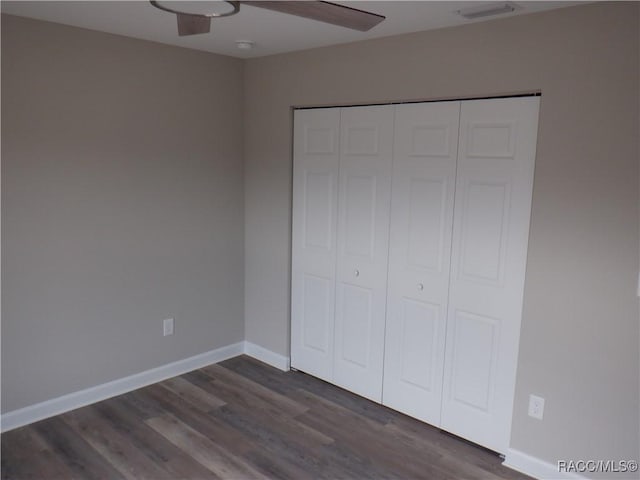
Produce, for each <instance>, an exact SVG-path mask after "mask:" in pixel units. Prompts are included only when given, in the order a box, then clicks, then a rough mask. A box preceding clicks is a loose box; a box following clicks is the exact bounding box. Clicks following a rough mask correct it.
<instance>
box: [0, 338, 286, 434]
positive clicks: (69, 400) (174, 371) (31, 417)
mask: <svg viewBox="0 0 640 480" xmlns="http://www.w3.org/2000/svg"><path fill="white" fill-rule="evenodd" d="M255 347H257V345H256V346H255ZM257 348H258V349H261V347H257ZM261 350H264V349H261ZM245 351H246V345H245V342H238V343H234V344H232V345H227V346H226V347H221V348H217V349H215V350H211V351H209V352H205V353H201V354H200V355H195V356H193V357H189V358H185V359H184V360H178V361H177V362H173V363H168V364H166V365H162V366H160V367H157V368H152V369H151V370H146V371H144V372H140V373H136V374H134V375H131V376H129V377H124V378H120V379H118V380H114V381H112V382H108V383H103V384H101V385H96V386H95V387H91V388H87V389H85V390H80V391H78V392H73V393H69V394H68V395H63V396H62V397H57V398H53V399H51V400H47V401H45V402H41V403H36V404H35V405H30V406H28V407H24V408H21V409H18V410H13V411H11V412H7V413H5V414H4V415H2V416H1V417H0V430H1V431H2V432H6V431H9V430H13V429H14V428H18V427H22V426H24V425H28V424H30V423H33V422H37V421H38V420H43V419H45V418H49V417H53V416H54V415H59V414H61V413H64V412H68V411H70V410H74V409H76V408H79V407H84V406H85V405H89V404H91V403H95V402H99V401H101V400H106V399H107V398H111V397H115V396H117V395H122V394H123V393H127V392H130V391H132V390H136V389H138V388H142V387H145V386H147V385H151V384H152V383H157V382H161V381H162V380H166V379H167V378H171V377H175V376H177V375H182V374H183V373H187V372H190V371H192V370H196V369H198V368H202V367H206V366H207V365H211V364H213V363H218V362H221V361H223V360H226V359H228V358H232V357H237V356H238V355H241V354H242V353H244V352H245ZM264 352H267V353H271V352H268V350H264ZM260 353H261V352H260ZM247 354H248V355H252V354H251V353H247ZM272 355H274V356H275V355H276V354H272ZM252 356H254V355H252ZM256 358H259V357H257V356H256ZM259 359H260V360H262V359H261V358H259ZM262 361H264V362H266V363H269V362H268V361H266V360H262Z"/></svg>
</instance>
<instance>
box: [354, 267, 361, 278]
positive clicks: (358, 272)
mask: <svg viewBox="0 0 640 480" xmlns="http://www.w3.org/2000/svg"><path fill="white" fill-rule="evenodd" d="M353 274H354V275H355V276H356V277H359V276H360V270H357V269H356V270H354V271H353Z"/></svg>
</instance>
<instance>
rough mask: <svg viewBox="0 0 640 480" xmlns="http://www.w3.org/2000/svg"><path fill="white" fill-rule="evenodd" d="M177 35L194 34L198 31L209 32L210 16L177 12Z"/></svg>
mask: <svg viewBox="0 0 640 480" xmlns="http://www.w3.org/2000/svg"><path fill="white" fill-rule="evenodd" d="M176 17H177V18H178V35H180V36H181V37H184V36H185V35H196V34H198V33H209V30H211V18H209V17H204V16H202V15H185V14H184V13H177V14H176Z"/></svg>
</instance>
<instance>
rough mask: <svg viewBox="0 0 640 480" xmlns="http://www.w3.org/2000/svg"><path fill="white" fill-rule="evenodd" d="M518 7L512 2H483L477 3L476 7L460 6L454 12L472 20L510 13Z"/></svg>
mask: <svg viewBox="0 0 640 480" xmlns="http://www.w3.org/2000/svg"><path fill="white" fill-rule="evenodd" d="M518 8H520V6H518V5H516V4H515V3H513V2H500V3H485V4H484V5H478V6H477V7H469V8H462V9H460V10H458V11H457V12H456V13H457V14H458V15H460V16H461V17H464V18H466V19H468V20H473V19H475V18H481V17H490V16H492V15H501V14H503V13H511V12H513V11H515V10H517V9H518Z"/></svg>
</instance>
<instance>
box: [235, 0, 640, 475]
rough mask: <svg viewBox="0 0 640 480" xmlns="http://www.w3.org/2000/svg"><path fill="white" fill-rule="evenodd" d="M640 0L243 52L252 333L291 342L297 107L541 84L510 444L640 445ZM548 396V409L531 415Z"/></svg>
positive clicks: (570, 455) (550, 454) (623, 450)
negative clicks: (530, 403) (540, 416)
mask: <svg viewBox="0 0 640 480" xmlns="http://www.w3.org/2000/svg"><path fill="white" fill-rule="evenodd" d="M638 8H639V4H637V3H631V2H629V3H600V4H589V5H583V6H578V7H573V8H567V9H562V10H556V11H552V12H548V13H541V14H534V15H527V16H522V17H515V18H511V19H504V20H496V21H492V22H487V23H480V24H474V25H469V26H464V27H458V28H450V29H442V30H436V31H429V32H421V33H415V34H410V35H403V36H397V37H389V38H385V39H380V40H373V41H367V42H359V43H353V44H349V45H342V46H336V47H328V48H321V49H315V50H310V51H305V52H298V53H291V54H285V55H278V56H273V57H267V58H260V59H253V60H249V61H247V63H246V65H245V111H244V113H245V115H244V119H245V192H246V195H245V318H246V320H245V321H246V336H247V340H249V341H251V342H255V343H257V344H259V345H262V346H263V347H266V348H268V349H271V350H274V351H276V352H278V353H281V354H283V355H286V354H287V353H288V351H289V300H290V295H289V286H290V273H289V267H290V259H289V256H290V228H291V225H290V217H291V131H292V121H291V119H292V117H291V111H290V108H291V106H296V105H298V106H300V105H332V104H352V103H368V102H372V103H375V102H383V101H393V100H410V99H411V100H415V99H438V98H458V97H465V96H478V95H481V96H485V95H495V94H506V93H512V92H528V91H536V90H540V91H541V92H542V99H541V110H540V126H539V136H538V152H537V163H536V173H535V186H534V194H533V212H532V220H531V234H530V244H529V256H528V267H527V276H526V287H525V305H524V316H523V323H522V337H521V346H520V359H519V364H518V382H517V392H516V399H515V402H516V403H515V412H514V419H513V435H512V446H513V447H514V448H516V449H519V450H521V451H523V452H526V453H528V454H530V455H533V456H535V457H538V458H541V459H544V460H547V461H549V462H552V463H555V461H556V460H557V459H591V458H594V459H600V458H604V459H608V458H610V459H625V458H638V455H639V451H640V446H639V440H638V435H639V432H638V424H639V419H638V416H639V408H638V406H639V405H640V402H639V398H638V392H639V385H638V384H639V381H640V372H639V362H638V358H639V352H638V338H639V332H638V318H639V312H638V299H637V298H636V285H637V280H638V264H639V259H638V214H639V212H638V210H639V209H638V193H639V192H638V140H637V135H638V96H639V89H638V85H639V83H638V82H639V78H638V57H639V55H638V19H639V15H638ZM529 393H536V394H538V395H541V396H543V397H545V398H546V406H545V418H544V421H538V420H534V419H532V418H530V417H528V416H527V414H526V408H527V399H528V395H529Z"/></svg>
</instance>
